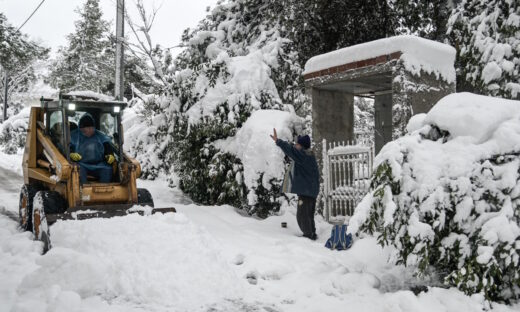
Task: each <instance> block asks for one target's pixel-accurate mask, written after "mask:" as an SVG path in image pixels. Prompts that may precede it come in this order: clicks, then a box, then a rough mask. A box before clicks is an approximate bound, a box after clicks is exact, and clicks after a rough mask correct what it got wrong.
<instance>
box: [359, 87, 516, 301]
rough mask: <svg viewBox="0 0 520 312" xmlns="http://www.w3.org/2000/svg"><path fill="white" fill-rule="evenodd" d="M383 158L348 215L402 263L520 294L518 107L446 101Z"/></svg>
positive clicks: (485, 100) (476, 288)
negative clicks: (391, 249)
mask: <svg viewBox="0 0 520 312" xmlns="http://www.w3.org/2000/svg"><path fill="white" fill-rule="evenodd" d="M421 119H422V125H417V124H416V125H413V126H412V125H410V127H408V129H410V130H413V129H417V130H415V131H413V132H412V133H411V134H409V135H407V136H405V137H402V138H400V139H397V140H395V141H393V142H390V143H388V144H387V145H385V146H384V147H383V149H382V150H381V152H380V153H379V155H378V156H377V157H376V159H375V171H374V176H373V178H372V191H371V192H370V193H369V194H368V195H367V196H366V197H365V198H364V199H363V201H362V202H361V203H360V204H359V205H358V207H357V208H356V211H355V213H354V215H353V216H352V218H351V219H350V230H351V231H352V232H357V231H363V232H368V233H371V234H374V233H377V235H378V240H379V243H380V244H382V245H392V246H394V247H395V249H394V250H395V253H394V255H393V257H392V260H393V261H395V262H396V263H402V264H405V265H410V266H416V267H417V271H418V273H419V274H428V273H430V272H432V271H435V272H436V273H438V274H439V275H440V276H441V277H443V278H444V282H445V283H446V284H447V285H452V286H456V287H458V288H459V289H461V290H463V291H464V292H466V293H468V294H473V293H483V294H484V295H485V297H486V298H488V299H490V300H499V301H502V300H504V301H511V300H517V299H519V298H520V271H519V270H518V267H519V265H520V102H518V101H510V100H503V99H497V98H492V97H485V96H479V95H474V94H471V93H460V94H453V95H449V96H447V97H445V98H443V99H442V100H440V101H439V102H438V103H437V104H436V106H434V107H433V108H432V110H431V111H430V112H429V113H428V114H427V115H426V116H425V117H424V116H422V117H421V118H420V119H419V120H415V121H414V122H415V123H421Z"/></svg>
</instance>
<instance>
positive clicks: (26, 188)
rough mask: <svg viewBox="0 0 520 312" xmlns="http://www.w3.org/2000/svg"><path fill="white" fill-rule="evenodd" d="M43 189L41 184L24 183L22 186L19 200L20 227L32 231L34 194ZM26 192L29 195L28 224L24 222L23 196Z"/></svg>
mask: <svg viewBox="0 0 520 312" xmlns="http://www.w3.org/2000/svg"><path fill="white" fill-rule="evenodd" d="M40 190H41V186H39V185H31V184H24V185H23V186H22V189H21V191H20V199H19V202H18V216H19V218H20V219H19V220H20V227H21V228H22V230H24V231H32V208H33V199H34V195H36V193H37V192H38V191H40ZM24 194H25V195H26V197H27V212H26V213H27V222H26V224H22V197H23V196H24Z"/></svg>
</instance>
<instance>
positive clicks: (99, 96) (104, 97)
mask: <svg viewBox="0 0 520 312" xmlns="http://www.w3.org/2000/svg"><path fill="white" fill-rule="evenodd" d="M67 95H71V96H76V97H89V98H94V99H96V101H106V102H110V101H114V100H115V98H114V97H113V96H109V95H106V94H102V93H97V92H94V91H90V90H81V91H71V92H68V93H67Z"/></svg>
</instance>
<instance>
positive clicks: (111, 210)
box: [46, 204, 177, 225]
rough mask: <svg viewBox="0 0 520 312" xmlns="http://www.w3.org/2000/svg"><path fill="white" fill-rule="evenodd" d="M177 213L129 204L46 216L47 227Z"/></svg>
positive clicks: (83, 208) (80, 209)
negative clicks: (89, 220)
mask: <svg viewBox="0 0 520 312" xmlns="http://www.w3.org/2000/svg"><path fill="white" fill-rule="evenodd" d="M169 212H177V211H176V210H175V208H174V207H165V208H152V207H149V206H143V207H138V206H134V205H129V204H120V205H104V206H81V207H77V208H76V209H71V210H68V211H66V212H64V213H57V214H48V215H46V218H47V222H48V223H49V225H51V224H53V223H55V222H56V221H58V220H85V219H92V218H111V217H121V216H126V215H129V214H133V213H137V214H139V215H141V216H143V215H152V214H156V213H169Z"/></svg>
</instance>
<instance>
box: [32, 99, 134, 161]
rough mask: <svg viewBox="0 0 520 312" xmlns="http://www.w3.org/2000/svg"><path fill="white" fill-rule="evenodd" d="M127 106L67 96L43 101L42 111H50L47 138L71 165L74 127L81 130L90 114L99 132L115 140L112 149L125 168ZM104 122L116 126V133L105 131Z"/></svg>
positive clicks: (46, 122)
mask: <svg viewBox="0 0 520 312" xmlns="http://www.w3.org/2000/svg"><path fill="white" fill-rule="evenodd" d="M126 106H127V104H126V103H125V102H120V101H102V102H100V101H95V100H90V99H81V98H80V99H76V98H72V97H67V96H66V95H65V96H61V98H60V99H59V100H50V99H44V98H42V99H41V107H42V108H43V109H44V110H45V111H46V114H45V125H46V127H45V128H44V129H45V134H46V135H48V136H49V137H51V138H52V139H53V142H54V144H55V145H56V146H57V147H58V149H59V150H60V151H61V152H62V153H63V156H65V158H66V159H67V161H69V162H70V161H71V160H70V145H71V142H70V135H71V131H72V130H73V129H71V127H73V128H74V126H75V127H77V126H78V121H79V119H80V118H81V116H82V115H83V113H89V114H90V115H92V117H93V118H94V121H95V124H96V127H95V128H96V130H99V131H101V132H103V133H105V134H106V135H107V136H108V137H110V138H111V139H112V142H111V146H112V148H113V150H114V152H115V157H116V162H117V163H118V164H121V163H122V162H123V160H124V155H123V143H124V140H123V129H122V126H121V117H122V116H121V112H122V111H123V110H124V109H125V108H126ZM107 117H108V118H107ZM107 119H108V120H107ZM103 120H105V121H108V124H111V125H112V130H113V131H108V129H107V128H105V129H103V122H102V121H103ZM74 123H75V124H74ZM119 169H121V168H119ZM118 171H120V170H118Z"/></svg>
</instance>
